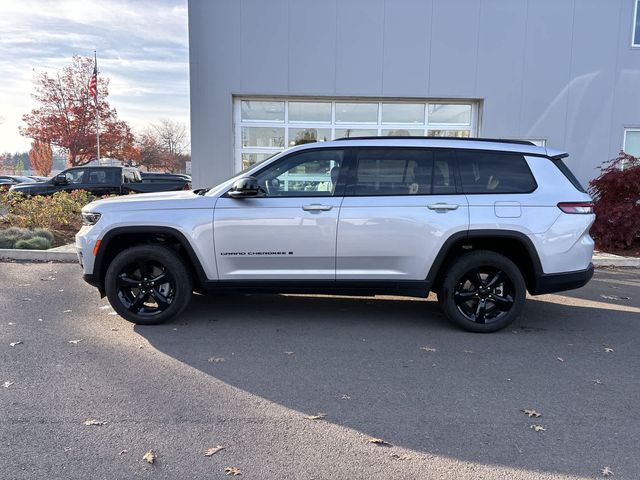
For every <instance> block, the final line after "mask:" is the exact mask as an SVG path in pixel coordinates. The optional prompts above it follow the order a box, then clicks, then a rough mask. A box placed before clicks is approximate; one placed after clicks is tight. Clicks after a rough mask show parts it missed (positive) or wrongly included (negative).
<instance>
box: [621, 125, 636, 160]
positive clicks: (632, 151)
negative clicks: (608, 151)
mask: <svg viewBox="0 0 640 480" xmlns="http://www.w3.org/2000/svg"><path fill="white" fill-rule="evenodd" d="M624 151H625V152H626V153H628V154H629V155H633V156H634V157H640V132H635V131H633V130H627V131H626V132H625V134H624Z"/></svg>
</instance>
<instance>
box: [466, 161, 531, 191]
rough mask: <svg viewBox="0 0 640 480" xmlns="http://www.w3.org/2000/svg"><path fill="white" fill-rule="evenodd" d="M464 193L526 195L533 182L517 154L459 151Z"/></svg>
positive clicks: (524, 162) (527, 168)
mask: <svg viewBox="0 0 640 480" xmlns="http://www.w3.org/2000/svg"><path fill="white" fill-rule="evenodd" d="M456 155H457V157H458V162H459V165H460V176H461V177H462V189H463V192H464V193H528V192H531V191H533V190H534V189H535V185H536V184H535V180H534V179H533V176H532V175H531V172H530V171H529V167H528V166H527V162H526V160H525V159H524V157H523V156H522V155H519V154H498V153H490V152H489V153H483V152H473V151H469V152H464V151H458V153H457V154H456Z"/></svg>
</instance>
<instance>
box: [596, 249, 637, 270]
mask: <svg viewBox="0 0 640 480" xmlns="http://www.w3.org/2000/svg"><path fill="white" fill-rule="evenodd" d="M592 261H593V265H594V267H596V268H602V267H623V268H640V258H635V257H621V256H619V255H613V254H611V253H597V254H595V255H594V256H593V260H592Z"/></svg>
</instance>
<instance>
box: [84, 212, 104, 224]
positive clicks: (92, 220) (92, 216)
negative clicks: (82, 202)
mask: <svg viewBox="0 0 640 480" xmlns="http://www.w3.org/2000/svg"><path fill="white" fill-rule="evenodd" d="M101 216H102V214H101V213H97V212H82V223H83V224H85V225H95V224H96V223H98V220H100V217H101Z"/></svg>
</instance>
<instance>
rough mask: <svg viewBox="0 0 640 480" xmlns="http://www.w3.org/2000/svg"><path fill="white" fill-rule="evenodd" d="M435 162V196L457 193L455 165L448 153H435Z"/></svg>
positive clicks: (433, 189) (433, 190) (433, 191)
mask: <svg viewBox="0 0 640 480" xmlns="http://www.w3.org/2000/svg"><path fill="white" fill-rule="evenodd" d="M434 157H435V158H434V161H433V188H432V189H431V191H432V193H433V194H434V195H446V194H454V193H456V181H455V177H454V175H453V171H454V170H453V163H452V160H451V155H450V154H449V153H448V152H435V153H434Z"/></svg>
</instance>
